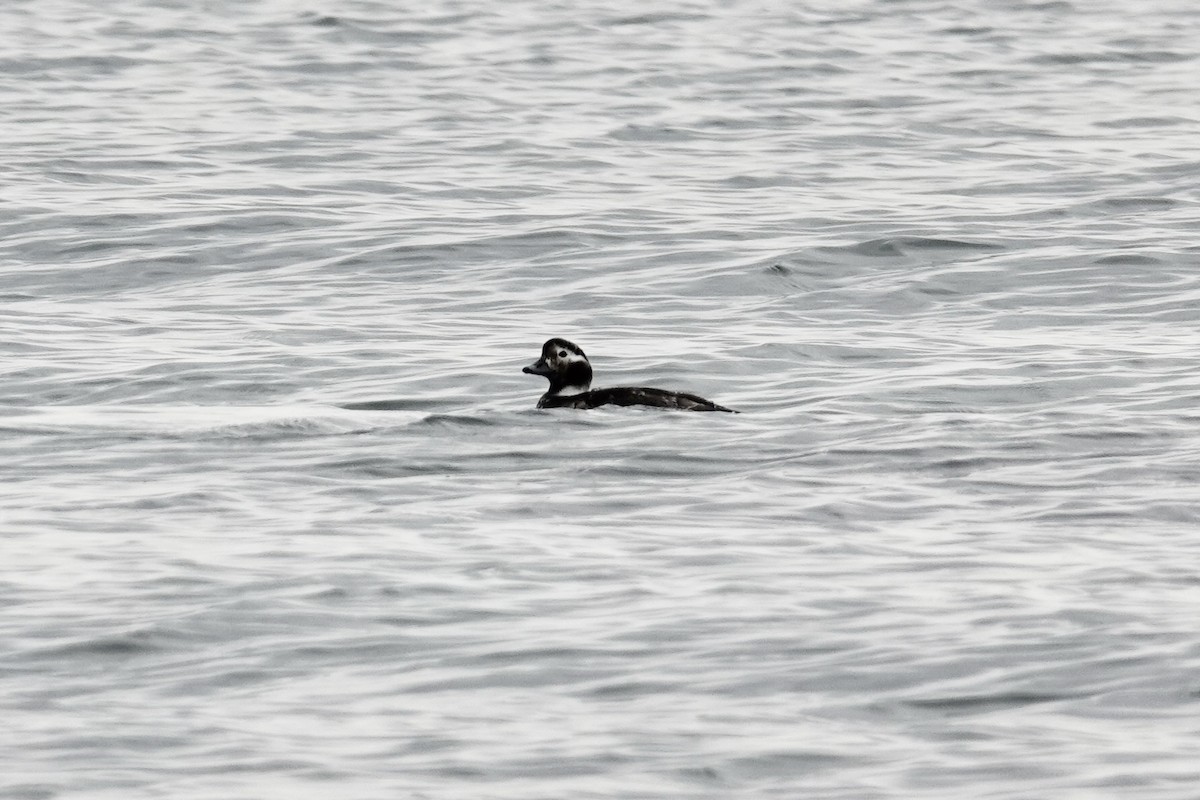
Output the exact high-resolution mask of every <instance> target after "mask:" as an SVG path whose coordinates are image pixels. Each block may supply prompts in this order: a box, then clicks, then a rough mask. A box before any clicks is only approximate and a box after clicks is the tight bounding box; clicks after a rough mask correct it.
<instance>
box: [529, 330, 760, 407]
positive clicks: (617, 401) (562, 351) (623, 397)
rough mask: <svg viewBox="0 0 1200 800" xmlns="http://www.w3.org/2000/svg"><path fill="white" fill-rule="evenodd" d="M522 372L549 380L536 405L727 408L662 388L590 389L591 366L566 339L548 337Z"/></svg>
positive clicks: (622, 387)
mask: <svg viewBox="0 0 1200 800" xmlns="http://www.w3.org/2000/svg"><path fill="white" fill-rule="evenodd" d="M521 371H522V372H527V373H529V374H530V375H541V376H543V377H545V378H547V379H548V380H549V381H550V389H549V390H548V391H547V392H546V393H545V394H544V395H542V398H541V399H540V400H538V404H537V407H538V408H596V407H597V406H606V405H617V406H656V407H658V408H677V409H681V410H684V411H728V412H730V413H733V414H736V413H737V412H736V411H734V410H733V409H732V408H726V407H725V406H719V405H717V404H716V403H714V402H712V401H711V400H705V399H704V398H703V397H697V396H696V395H694V394H684V393H683V392H669V391H667V390H665V389H647V388H645V387H640V386H639V387H627V386H621V387H616V388H613V389H593V388H592V365H591V364H590V363H589V362H588V358H587V356H586V355H584V354H583V350H581V349H580V348H579V347H578V346H577V345H574V344H572V343H571V342H568V341H567V340H566V339H551V340H550V341H548V342H546V343H545V344H544V345H542V357H541V358H539V359H538V360H537V361H535V362H533V363H532V364H530V365H529V366H528V367H525V369H523V370H521Z"/></svg>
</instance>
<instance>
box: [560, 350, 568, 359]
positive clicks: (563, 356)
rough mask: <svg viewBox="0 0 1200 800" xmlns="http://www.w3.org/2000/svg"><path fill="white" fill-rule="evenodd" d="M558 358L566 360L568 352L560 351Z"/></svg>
mask: <svg viewBox="0 0 1200 800" xmlns="http://www.w3.org/2000/svg"><path fill="white" fill-rule="evenodd" d="M558 357H559V358H566V357H567V351H566V350H559V351H558Z"/></svg>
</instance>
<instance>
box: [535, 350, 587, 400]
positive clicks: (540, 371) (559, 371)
mask: <svg viewBox="0 0 1200 800" xmlns="http://www.w3.org/2000/svg"><path fill="white" fill-rule="evenodd" d="M521 371H522V372H524V373H527V374H529V375H541V376H542V377H543V378H546V379H547V380H549V381H550V389H549V390H548V391H547V392H546V394H548V395H554V396H559V395H562V396H565V395H573V394H582V393H583V392H586V391H588V390H589V389H591V388H592V365H591V364H590V363H589V362H588V359H587V356H586V355H584V354H583V350H582V349H580V348H579V347H578V346H577V345H575V344H573V343H571V342H568V341H567V340H566V339H551V340H549V341H548V342H546V343H545V344H544V345H542V357H541V358H539V359H538V360H537V361H535V362H533V363H532V364H530V365H529V366H528V367H525V369H523V370H521Z"/></svg>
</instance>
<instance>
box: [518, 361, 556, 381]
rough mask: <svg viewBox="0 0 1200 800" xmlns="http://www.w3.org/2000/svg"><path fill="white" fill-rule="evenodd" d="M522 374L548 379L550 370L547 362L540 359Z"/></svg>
mask: <svg viewBox="0 0 1200 800" xmlns="http://www.w3.org/2000/svg"><path fill="white" fill-rule="evenodd" d="M521 372H524V373H525V374H527V375H541V376H543V377H547V376H549V375H550V368H549V367H547V366H546V362H545V361H543V360H542V359H540V358H539V359H538V360H537V361H535V362H533V363H532V364H530V365H529V366H528V367H525V369H523V370H521Z"/></svg>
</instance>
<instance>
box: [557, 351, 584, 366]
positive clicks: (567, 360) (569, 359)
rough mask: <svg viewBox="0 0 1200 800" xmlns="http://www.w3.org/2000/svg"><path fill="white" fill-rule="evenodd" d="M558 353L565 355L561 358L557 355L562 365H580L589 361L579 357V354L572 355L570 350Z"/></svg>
mask: <svg viewBox="0 0 1200 800" xmlns="http://www.w3.org/2000/svg"><path fill="white" fill-rule="evenodd" d="M558 352H559V353H563V355H561V356H559V355H558V353H555V355H556V356H558V361H559V363H561V364H579V363H580V362H583V361H587V359H586V358H584V357H583V356H581V355H579V353H572V352H571V351H570V350H559V351H558Z"/></svg>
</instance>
